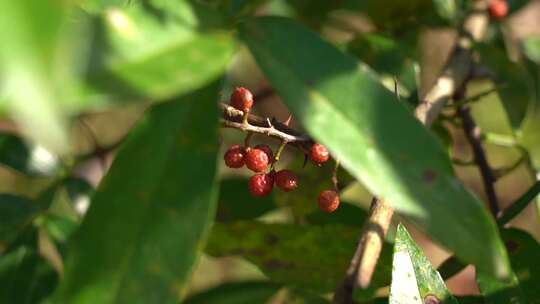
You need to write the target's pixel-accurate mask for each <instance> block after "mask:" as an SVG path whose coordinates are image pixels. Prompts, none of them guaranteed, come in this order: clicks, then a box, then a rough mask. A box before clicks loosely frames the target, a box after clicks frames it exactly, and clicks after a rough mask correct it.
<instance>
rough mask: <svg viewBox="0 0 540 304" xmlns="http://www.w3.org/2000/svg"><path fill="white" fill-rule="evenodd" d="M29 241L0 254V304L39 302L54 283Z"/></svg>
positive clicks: (49, 268) (50, 270) (46, 266)
mask: <svg viewBox="0 0 540 304" xmlns="http://www.w3.org/2000/svg"><path fill="white" fill-rule="evenodd" d="M35 243H36V240H35V239H33V243H32V244H28V245H23V246H19V247H17V248H14V249H13V250H11V251H9V252H8V253H6V254H4V255H1V256H0V286H2V288H0V303H41V301H42V300H43V299H44V298H45V297H46V296H48V295H49V294H51V293H52V292H53V290H54V288H55V287H56V285H57V282H58V276H57V274H56V273H55V272H54V270H53V268H52V267H51V266H50V265H48V264H47V263H46V262H45V260H43V258H41V257H40V256H39V254H38V252H37V249H36V248H35Z"/></svg>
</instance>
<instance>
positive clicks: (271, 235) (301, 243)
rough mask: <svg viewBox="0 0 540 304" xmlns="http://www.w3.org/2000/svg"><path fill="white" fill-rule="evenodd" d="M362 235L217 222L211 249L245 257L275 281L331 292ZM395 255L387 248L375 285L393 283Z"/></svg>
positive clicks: (319, 228) (353, 230) (339, 229)
mask: <svg viewBox="0 0 540 304" xmlns="http://www.w3.org/2000/svg"><path fill="white" fill-rule="evenodd" d="M358 233H359V230H358V228H354V227H346V226H339V225H331V226H330V225H328V226H298V225H290V224H264V223H259V222H234V223H227V224H216V225H215V226H214V227H213V230H212V234H211V236H210V239H209V241H208V246H207V252H208V253H209V254H211V255H214V256H227V255H240V256H242V257H244V258H246V259H247V260H248V261H250V262H252V263H254V264H255V265H257V266H258V267H259V268H260V269H261V270H262V271H263V272H264V273H265V274H266V275H267V276H268V277H269V278H270V279H271V280H272V281H275V282H279V283H283V284H289V285H293V286H297V287H300V288H306V289H310V290H313V291H316V292H319V293H320V292H329V291H332V290H334V288H335V287H336V286H337V284H338V283H339V282H341V280H342V279H343V275H344V273H345V270H346V268H347V266H348V264H349V261H350V258H351V257H352V255H353V253H354V249H355V245H356V242H357V240H358ZM306 252H309V253H310V254H306ZM390 256H391V253H390V250H388V248H387V247H386V246H385V248H384V250H383V253H382V258H381V261H380V263H379V266H378V268H377V270H376V272H375V274H374V278H373V283H372V285H373V287H374V288H376V287H381V286H385V285H386V284H388V283H389V278H390V271H391V270H390V267H389V265H390ZM306 273H309V275H306Z"/></svg>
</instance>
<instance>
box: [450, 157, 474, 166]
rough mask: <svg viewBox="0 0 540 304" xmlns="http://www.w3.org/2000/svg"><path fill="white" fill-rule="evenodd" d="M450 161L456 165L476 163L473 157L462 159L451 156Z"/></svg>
mask: <svg viewBox="0 0 540 304" xmlns="http://www.w3.org/2000/svg"><path fill="white" fill-rule="evenodd" d="M452 163H453V164H454V165H457V166H474V165H476V163H475V162H474V160H473V159H471V160H463V159H459V158H452Z"/></svg>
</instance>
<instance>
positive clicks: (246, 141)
mask: <svg viewBox="0 0 540 304" xmlns="http://www.w3.org/2000/svg"><path fill="white" fill-rule="evenodd" d="M242 125H244V123H242ZM252 137H253V132H251V131H247V135H246V138H244V147H246V148H247V147H250V146H251V138H252Z"/></svg>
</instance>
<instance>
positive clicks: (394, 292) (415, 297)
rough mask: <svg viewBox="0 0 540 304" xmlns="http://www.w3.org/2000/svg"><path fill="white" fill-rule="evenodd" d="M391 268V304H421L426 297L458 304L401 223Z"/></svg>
mask: <svg viewBox="0 0 540 304" xmlns="http://www.w3.org/2000/svg"><path fill="white" fill-rule="evenodd" d="M392 268H393V271H392V287H391V290H390V303H424V301H426V298H427V297H435V298H436V299H438V300H439V301H441V303H455V304H457V303H458V302H457V301H456V299H455V298H454V297H453V296H452V295H451V294H450V292H449V291H448V289H447V288H446V285H445V284H444V280H443V279H442V278H441V275H440V274H439V273H438V272H437V270H435V269H434V268H433V266H432V265H431V263H430V262H429V261H428V259H427V258H426V256H425V255H424V254H423V253H422V250H421V249H420V248H419V247H418V245H416V243H415V242H414V241H413V239H412V238H411V236H410V235H409V233H408V232H407V229H405V227H404V226H403V225H402V224H399V225H398V227H397V232H396V240H395V244H394V262H393V267H392ZM411 297H412V298H411ZM422 299H423V300H422ZM408 301H411V302H408ZM426 303H427V301H426ZM430 303H431V302H430ZM437 303H438V302H437Z"/></svg>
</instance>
